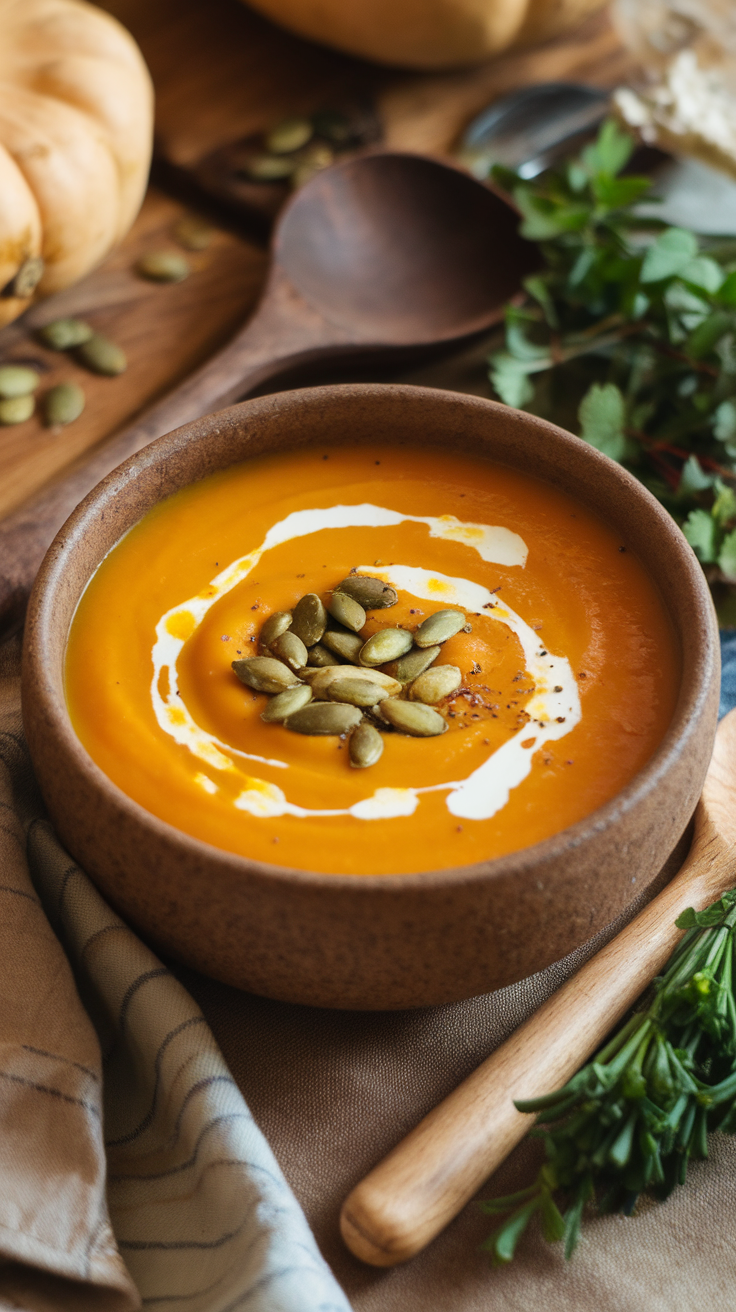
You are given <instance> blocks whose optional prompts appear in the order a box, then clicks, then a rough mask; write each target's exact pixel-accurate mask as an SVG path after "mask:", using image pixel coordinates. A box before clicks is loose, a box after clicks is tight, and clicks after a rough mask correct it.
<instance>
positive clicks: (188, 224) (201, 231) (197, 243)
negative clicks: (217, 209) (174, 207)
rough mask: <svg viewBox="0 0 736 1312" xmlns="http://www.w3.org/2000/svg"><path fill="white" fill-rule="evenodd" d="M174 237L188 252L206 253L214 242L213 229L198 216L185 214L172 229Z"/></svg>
mask: <svg viewBox="0 0 736 1312" xmlns="http://www.w3.org/2000/svg"><path fill="white" fill-rule="evenodd" d="M172 233H173V236H174V237H175V238H176V240H177V241H178V242H179V244H180V245H181V246H183V247H184V248H185V250H188V251H206V250H207V247H208V246H209V244H210V242H211V241H212V234H213V229H212V228H211V227H210V225H209V223H208V222H207V221H206V219H201V218H200V217H199V215H198V214H185V215H183V217H182V218H181V219H179V220H178V222H177V223H175V224H174V227H173V229H172Z"/></svg>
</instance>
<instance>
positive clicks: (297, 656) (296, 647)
mask: <svg viewBox="0 0 736 1312" xmlns="http://www.w3.org/2000/svg"><path fill="white" fill-rule="evenodd" d="M271 651H272V652H273V654H274V656H278V658H279V660H280V661H283V662H284V664H285V665H288V666H289V668H290V669H292V670H301V668H302V666H304V665H306V663H307V656H308V654H309V653H308V652H307V649H306V647H305V646H304V643H303V642H302V640H301V638H297V636H296V634H295V633H294V632H293V631H292V630H291V629H287V630H286V632H285V633H282V634H281V636H280V637H279V638H276V640H275V641H274V642H272V643H271Z"/></svg>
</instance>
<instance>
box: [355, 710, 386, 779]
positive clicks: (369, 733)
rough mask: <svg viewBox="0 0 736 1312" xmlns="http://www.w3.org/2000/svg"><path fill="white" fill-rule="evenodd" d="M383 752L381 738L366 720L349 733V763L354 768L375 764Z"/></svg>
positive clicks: (358, 768)
mask: <svg viewBox="0 0 736 1312" xmlns="http://www.w3.org/2000/svg"><path fill="white" fill-rule="evenodd" d="M382 753H383V738H382V737H381V735H380V733H379V732H378V730H377V729H375V728H374V726H373V725H372V724H369V723H368V721H367V720H364V721H363V723H362V724H359V725H358V727H357V729H356V730H355V731H354V732H353V733H351V735H350V764H351V765H352V766H353V767H354V769H356V770H365V769H366V768H367V767H368V766H369V765H375V764H376V761H379V760H380V759H381V755H382Z"/></svg>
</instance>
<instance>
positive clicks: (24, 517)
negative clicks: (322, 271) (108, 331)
mask: <svg viewBox="0 0 736 1312" xmlns="http://www.w3.org/2000/svg"><path fill="white" fill-rule="evenodd" d="M335 336H337V337H338V338H339V333H338V334H336V333H335V330H334V329H333V328H331V327H330V326H329V325H327V324H325V322H324V321H323V320H322V319H320V317H319V316H318V315H316V314H315V313H314V312H313V311H311V310H310V309H309V307H306V306H305V305H304V303H303V302H302V301H301V299H300V298H299V297H298V296H297V295H296V294H295V293H294V292H293V289H291V287H290V285H289V284H288V283H287V281H286V280H285V279H284V277H283V275H282V274H281V272H280V270H278V269H275V270H274V271H273V273H272V275H271V280H270V283H269V288H268V294H267V296H266V298H265V300H264V301H263V302H262V304H261V308H260V309H259V310H258V311H257V312H256V314H255V316H254V318H253V319H251V321H250V323H249V324H248V325H247V326H246V327H245V328H243V329H241V330H240V332H238V333H237V334H236V335H235V337H234V338H233V339H232V341H230V342H228V344H227V345H226V346H224V347H223V348H222V349H221V350H220V351H218V352H217V353H216V354H215V355H214V356H212V357H211V359H209V360H208V361H207V362H206V363H205V364H203V365H202V366H201V368H199V369H197V370H196V371H195V373H193V374H192V375H191V376H190V377H189V378H187V379H186V381H185V382H183V383H181V384H180V386H179V387H176V388H175V389H174V390H173V391H172V392H170V393H169V394H168V395H167V396H165V397H163V398H162V399H161V400H159V401H157V402H156V403H155V404H154V405H153V406H151V407H150V408H149V409H148V410H146V411H145V412H144V413H143V414H142V415H141V416H140V418H139V419H137V420H136V422H135V423H134V424H132V425H131V426H130V427H129V428H126V429H125V430H124V431H123V432H122V433H119V434H118V435H117V436H115V437H113V438H112V439H111V440H110V441H108V442H105V443H104V444H103V445H102V446H100V447H99V448H97V449H95V450H94V451H92V452H91V453H88V454H85V455H84V456H82V457H81V458H80V459H79V460H77V461H76V462H75V463H74V464H73V465H72V466H71V467H70V468H69V469H68V470H66V471H65V473H64V474H63V475H62V476H61V477H60V478H57V479H55V480H54V481H53V482H51V483H49V484H47V485H46V486H45V487H44V488H42V489H41V491H40V492H39V493H38V494H37V495H36V496H35V497H33V498H31V499H30V500H29V501H26V502H25V503H24V504H23V505H22V506H20V507H19V508H18V510H16V511H13V512H12V513H11V514H10V515H8V516H7V517H6V518H5V519H4V520H3V521H2V523H1V524H0V633H2V632H3V631H4V630H7V628H8V627H10V626H11V625H12V624H13V623H15V622H16V621H17V620H18V619H20V618H21V617H22V615H23V614H24V612H25V607H26V603H27V600H28V594H29V593H30V590H31V587H32V585H33V580H34V578H35V576H36V574H37V572H38V568H39V565H40V564H41V561H42V560H43V557H44V555H45V553H46V551H47V549H48V547H49V546H50V544H51V542H52V541H53V539H54V537H55V536H56V534H57V533H58V531H59V529H60V528H61V526H62V524H63V523H64V521H65V520H66V519H67V518H68V516H69V515H70V514H71V512H72V510H73V509H74V507H75V506H76V505H77V504H78V503H79V502H80V501H81V500H82V498H83V497H85V496H86V495H87V493H88V492H90V491H91V489H92V488H93V487H94V486H95V485H96V484H97V483H99V481H100V479H102V478H105V477H106V475H107V474H109V473H110V472H111V471H112V470H113V469H115V468H116V467H117V466H118V465H119V464H121V463H122V461H123V460H127V459H128V457H129V456H132V455H134V454H135V453H136V451H140V450H141V449H142V448H143V447H144V446H147V445H148V443H149V442H152V441H154V439H155V438H157V437H161V436H162V435H163V434H164V433H170V432H171V431H172V430H173V429H175V428H179V427H181V425H182V424H188V423H190V422H191V421H192V420H193V419H199V418H200V417H201V416H202V415H206V414H208V413H210V412H211V411H213V410H221V409H222V408H223V407H224V406H227V405H231V404H232V403H233V402H234V401H237V400H239V399H241V398H242V397H243V396H245V395H246V394H247V393H248V392H249V391H252V390H253V388H254V387H257V386H259V385H260V384H261V383H263V382H266V381H267V380H268V379H270V378H272V377H275V376H276V375H277V374H279V373H281V372H282V371H283V370H284V369H288V368H290V367H292V366H293V365H295V364H300V363H301V362H302V361H304V360H309V359H312V358H314V357H316V356H321V355H324V354H328V353H329V352H330V350H331V349H332V347H333V345H335V346H337V345H339V344H340V343H339V342H337V343H334V342H333V339H334V338H335Z"/></svg>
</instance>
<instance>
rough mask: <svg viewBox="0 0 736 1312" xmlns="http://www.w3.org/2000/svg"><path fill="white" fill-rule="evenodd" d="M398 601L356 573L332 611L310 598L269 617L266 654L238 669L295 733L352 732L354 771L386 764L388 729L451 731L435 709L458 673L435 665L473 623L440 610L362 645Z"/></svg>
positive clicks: (239, 663)
mask: <svg viewBox="0 0 736 1312" xmlns="http://www.w3.org/2000/svg"><path fill="white" fill-rule="evenodd" d="M397 602H398V594H397V592H396V590H395V588H393V587H391V586H390V584H388V583H385V582H384V581H383V580H382V579H377V578H371V577H369V576H367V575H363V574H351V575H350V576H349V577H348V578H346V579H343V580H342V582H341V583H339V584H338V585H337V587H336V588H335V589H334V591H333V592H332V593H331V594H330V598H329V601H328V603H327V606H326V607H325V605H324V603H323V602H322V600H321V598H320V597H318V596H317V593H316V592H308V593H307V594H306V595H305V596H303V597H302V598H301V599H300V601H298V602H297V604H296V606H295V607H294V609H293V611H276V612H274V613H273V614H272V615H269V617H268V619H267V620H266V622H265V624H264V625H263V628H262V629H261V632H260V635H259V641H260V648H261V651H262V652H263V654H262V655H259V656H250V657H246V658H244V659H242V660H236V661H233V662H232V668H233V670H234V671H235V673H236V675H237V676H238V678H239V679H240V681H241V683H244V684H246V685H247V687H249V688H253V689H254V690H255V691H256V692H262V693H267V694H269V695H270V696H271V701H270V702H269V703H268V705H267V707H266V709H265V710H264V712H263V714H262V716H261V719H262V720H264V721H265V722H266V723H267V724H282V725H284V727H285V728H287V729H290V730H292V732H294V733H303V734H310V735H316V734H319V735H333V736H338V737H341V738H342V737H344V736H345V735H347V734H349V735H350V743H349V760H350V764H351V765H352V766H354V767H355V768H356V769H364V768H365V767H367V766H370V765H375V763H376V761H378V760H379V759H380V757H381V755H382V753H383V745H384V744H383V737H382V734H383V733H385V732H387V731H391V730H394V731H396V732H398V733H404V734H409V735H411V736H412V737H414V738H433V737H436V736H437V735H438V734H441V733H445V732H446V730H447V728H448V727H449V726H448V723H447V720H446V719H445V718H444V716H443V715H442V714H441V713H440V711H439V710H437V709H436V708H437V706H438V705H439V704H440V703H441V702H443V701H444V699H445V698H446V697H450V696H451V695H452V694H453V693H454V692H456V691H457V690H458V688H459V687H460V685H461V683H462V675H461V673H460V670H459V669H458V667H457V666H456V665H442V664H440V665H436V664H435V661H436V660H437V657H438V656H439V655H440V653H441V651H442V644H443V642H446V641H447V640H448V638H452V637H454V635H455V634H456V633H459V632H460V630H461V629H462V630H464V631H465V632H469V631H470V626H469V625H468V623H467V617H466V616H465V614H464V612H463V611H460V610H440V611H436V612H435V613H434V614H433V615H430V616H429V617H428V619H426V620H424V622H423V623H422V624H420V625H419V626H418V628H417V629H416V630H415V631H414V632H413V633H412V632H410V631H409V630H408V629H404V628H388V627H387V628H382V629H378V630H377V631H376V632H375V633H373V634H372V635H371V636H370V637H368V638H366V636H365V634H363V632H362V630H363V628H364V626H365V623H366V618H367V616H366V612H367V611H369V610H388V609H389V608H390V607H391V606H395V605H396V603H397ZM379 667H381V668H379Z"/></svg>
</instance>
